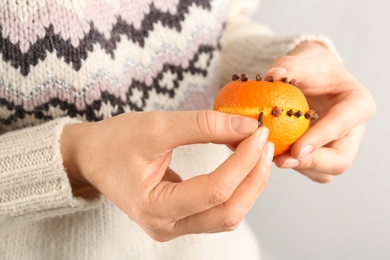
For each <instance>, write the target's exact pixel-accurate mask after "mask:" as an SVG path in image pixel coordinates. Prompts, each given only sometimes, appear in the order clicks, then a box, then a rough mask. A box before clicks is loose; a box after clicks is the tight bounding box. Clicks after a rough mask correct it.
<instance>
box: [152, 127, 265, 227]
mask: <svg viewBox="0 0 390 260" xmlns="http://www.w3.org/2000/svg"><path fill="white" fill-rule="evenodd" d="M267 136H268V129H267V128H265V127H261V128H259V130H257V131H256V132H255V133H254V134H252V135H251V136H250V137H249V138H247V139H245V140H244V141H243V142H241V143H240V145H238V147H237V149H236V152H235V153H233V154H232V155H231V156H230V157H229V158H227V159H226V161H225V162H223V163H222V164H221V165H220V166H219V167H218V168H217V169H216V170H215V171H214V172H212V173H210V174H206V175H199V176H195V177H193V178H191V179H188V180H186V181H183V182H180V183H177V184H171V183H168V184H167V183H165V182H162V183H161V184H159V185H157V187H156V188H155V189H153V190H152V192H151V193H150V196H149V198H150V201H151V203H152V207H151V209H152V212H150V214H151V215H155V216H160V217H161V218H164V217H169V216H174V218H175V219H173V220H177V219H181V218H184V217H187V216H189V215H193V214H196V213H198V212H201V211H204V210H207V209H209V208H211V207H214V206H216V205H219V204H222V203H224V202H225V201H227V200H228V199H229V198H230V196H231V195H232V194H233V192H234V191H235V189H236V188H237V187H238V185H239V184H240V183H241V182H242V180H243V179H245V177H246V176H247V175H248V174H249V173H250V172H251V171H252V170H253V168H254V167H255V165H256V163H257V162H258V160H259V158H260V156H261V152H262V149H263V146H264V144H265V142H266V139H267Z"/></svg>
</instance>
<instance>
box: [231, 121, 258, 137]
mask: <svg viewBox="0 0 390 260" xmlns="http://www.w3.org/2000/svg"><path fill="white" fill-rule="evenodd" d="M230 124H231V126H232V129H233V130H234V131H235V132H236V133H238V134H241V135H249V134H251V133H253V132H254V131H255V130H256V128H257V125H256V122H255V120H253V119H252V118H249V117H233V118H232V119H231V121H230Z"/></svg>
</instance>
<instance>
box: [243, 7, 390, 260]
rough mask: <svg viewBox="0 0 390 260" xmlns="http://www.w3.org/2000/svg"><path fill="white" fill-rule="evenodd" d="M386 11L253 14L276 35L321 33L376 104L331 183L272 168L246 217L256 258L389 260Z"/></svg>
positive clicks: (269, 10) (389, 47)
mask: <svg viewBox="0 0 390 260" xmlns="http://www.w3.org/2000/svg"><path fill="white" fill-rule="evenodd" d="M243 1H245V0H243ZM389 10H390V1H387V0H373V1H356V0H328V1H325V0H315V1H313V0H296V1H288V0H263V2H262V6H261V8H260V9H259V10H258V12H257V13H256V16H255V19H256V20H258V21H262V22H264V23H266V24H268V25H269V26H270V27H271V28H273V29H274V31H276V32H278V33H280V34H288V33H293V32H315V33H323V34H326V35H328V36H329V37H330V38H331V39H332V40H333V42H334V43H335V45H336V47H337V50H338V52H339V53H340V55H341V56H342V58H343V60H344V63H345V66H346V67H347V68H348V69H349V70H350V71H351V72H352V73H353V74H354V75H355V76H356V77H357V78H358V79H359V80H360V81H361V82H362V83H364V84H365V85H366V86H367V87H368V88H370V90H371V91H372V92H373V94H374V96H375V98H376V101H377V105H378V113H377V115H376V117H375V118H374V119H372V120H371V121H370V122H369V124H368V127H367V134H366V138H365V140H364V142H363V144H362V146H361V149H360V152H359V154H358V157H357V158H356V160H355V162H354V165H353V166H352V168H351V169H350V170H349V171H348V172H346V173H345V174H343V175H341V176H339V177H337V178H336V179H335V180H334V181H333V182H331V183H329V184H317V183H314V182H311V181H310V180H309V179H307V178H305V177H303V176H301V175H299V174H297V173H296V172H294V171H292V170H280V169H276V167H275V169H274V172H273V174H272V177H271V180H270V182H269V185H268V186H267V188H266V190H265V191H264V193H263V194H262V196H261V198H260V199H259V200H258V202H257V203H256V205H255V207H254V208H253V210H252V211H251V212H250V214H249V216H248V220H249V221H250V224H251V225H252V226H253V227H254V229H255V231H256V235H257V236H258V238H259V240H260V243H261V246H262V250H263V259H265V260H295V259H297V260H298V259H299V260H325V259H326V260H328V259H332V260H339V259H342V260H360V259H361V260H366V259H375V260H382V259H383V260H385V259H390V171H389V167H388V163H390V156H389V155H390V151H389V147H390V137H389V136H390V123H389V120H390V109H389V105H390V91H389V90H390V64H389V62H390V14H389Z"/></svg>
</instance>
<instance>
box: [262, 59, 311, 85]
mask: <svg viewBox="0 0 390 260" xmlns="http://www.w3.org/2000/svg"><path fill="white" fill-rule="evenodd" d="M299 63H300V60H299V59H298V58H297V57H296V56H283V57H280V58H279V59H277V60H276V61H274V62H273V64H272V65H271V68H270V69H269V70H268V71H267V73H266V74H265V76H264V79H265V80H267V81H270V80H287V82H290V83H291V84H293V85H295V83H294V82H293V81H295V82H301V81H302V80H303V79H305V77H306V76H307V75H310V73H311V72H310V70H311V69H312V68H308V67H307V66H305V67H304V69H300V68H303V66H302V64H299Z"/></svg>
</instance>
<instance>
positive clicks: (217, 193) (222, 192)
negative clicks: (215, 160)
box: [209, 185, 231, 206]
mask: <svg viewBox="0 0 390 260" xmlns="http://www.w3.org/2000/svg"><path fill="white" fill-rule="evenodd" d="M230 196H231V191H229V190H228V189H227V188H222V187H221V185H214V187H213V188H212V189H211V195H210V199H209V204H210V205H212V206H216V205H220V204H222V203H224V202H226V201H227V200H228V199H229V198H230Z"/></svg>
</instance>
